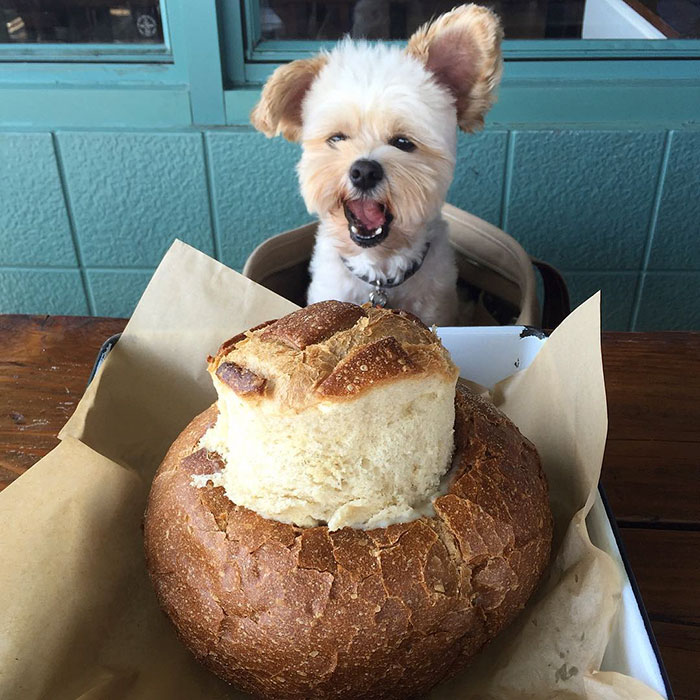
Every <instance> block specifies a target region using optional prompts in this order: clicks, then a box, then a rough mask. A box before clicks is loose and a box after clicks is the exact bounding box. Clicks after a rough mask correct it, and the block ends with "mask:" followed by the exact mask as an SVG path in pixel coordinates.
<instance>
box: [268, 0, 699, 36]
mask: <svg viewBox="0 0 700 700" xmlns="http://www.w3.org/2000/svg"><path fill="white" fill-rule="evenodd" d="M259 2H260V27H261V34H262V37H261V38H262V39H316V40H321V39H331V40H333V39H339V38H341V37H342V36H344V35H345V34H349V35H350V36H352V37H355V38H360V37H364V38H367V39H406V38H408V37H409V36H410V35H411V34H412V33H413V32H414V31H415V30H416V29H417V28H418V27H419V26H420V25H421V24H423V23H424V22H427V21H428V20H429V19H431V18H432V17H435V16H437V15H439V14H441V13H442V12H447V11H449V10H451V9H452V8H453V7H454V6H455V5H456V4H459V3H458V2H455V0H431V1H427V0H425V1H424V0H405V1H404V0H398V1H394V0H323V1H322V2H309V1H307V0H259ZM587 2H589V3H591V9H592V8H593V3H595V6H596V7H597V8H601V7H602V10H601V9H598V10H597V16H598V17H601V16H602V20H599V23H598V26H597V27H596V30H595V31H596V32H598V33H594V34H592V35H590V37H587V36H586V35H585V31H584V13H585V10H586V3H587ZM606 3H608V4H607V7H610V9H611V10H612V11H611V12H606V9H605V8H606ZM483 4H486V5H487V6H488V7H490V8H491V9H492V10H494V11H495V12H496V13H497V14H498V15H499V16H500V17H501V20H502V22H503V26H504V30H505V36H506V38H507V39H576V38H582V36H583V38H632V37H633V36H637V35H636V34H634V31H635V30H634V29H632V30H630V29H629V28H627V27H623V26H620V27H617V26H615V22H617V21H618V20H617V19H616V17H617V13H616V12H615V11H614V8H615V6H616V5H618V4H619V5H621V6H622V7H623V9H624V10H625V11H626V12H628V14H630V15H631V16H632V17H633V18H635V17H640V18H642V19H643V20H645V21H646V22H647V23H648V24H649V25H651V28H650V29H649V31H651V32H654V31H656V32H657V33H658V36H653V37H651V36H649V35H648V34H647V35H644V34H641V33H640V34H639V38H664V37H665V38H679V37H681V38H684V37H687V38H690V37H700V0H494V1H493V2H488V3H483ZM601 12H602V15H601V14H600V13H601ZM607 17H610V20H609V21H610V23H611V24H610V25H609V27H607V28H605V27H604V28H603V29H604V31H603V32H602V33H600V21H602V22H603V23H604V24H605V23H606V22H607V21H608V20H607V19H606V18H607Z"/></svg>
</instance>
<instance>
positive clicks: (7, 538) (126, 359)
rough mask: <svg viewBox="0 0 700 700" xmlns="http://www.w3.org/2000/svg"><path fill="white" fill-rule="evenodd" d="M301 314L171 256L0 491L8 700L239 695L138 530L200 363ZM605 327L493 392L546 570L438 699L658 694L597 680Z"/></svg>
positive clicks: (548, 354)
mask: <svg viewBox="0 0 700 700" xmlns="http://www.w3.org/2000/svg"><path fill="white" fill-rule="evenodd" d="M294 308H295V307H294V305H292V304H291V303H290V302H288V301H286V300H284V299H282V298H280V297H278V296H276V295H275V294H273V293H272V292H269V291H267V290H265V289H263V288H261V287H259V286H257V285H255V284H254V283H252V282H250V281H249V280H247V279H245V278H243V277H242V276H240V275H238V274H237V273H235V272H233V271H232V270H229V269H227V268H226V267H225V266H223V265H221V264H220V263H218V262H216V261H214V260H212V259H211V258H209V257H207V256H206V255H204V254H202V253H199V252H198V251H196V250H194V249H192V248H190V247H189V246H187V245H185V244H184V243H181V242H176V243H175V244H174V245H173V247H172V248H171V249H170V251H169V252H168V254H167V255H166V256H165V258H164V260H163V262H162V263H161V265H160V267H159V268H158V270H157V271H156V273H155V275H154V277H153V279H152V280H151V283H150V284H149V286H148V288H147V289H146V291H145V292H144V295H143V297H142V299H141V301H140V302H139V305H138V307H137V309H136V311H135V312H134V315H133V317H132V319H131V321H130V322H129V324H128V326H127V328H126V330H125V332H124V334H123V336H122V338H121V340H120V341H119V343H118V344H117V346H116V347H115V348H114V350H113V351H112V352H111V353H110V355H109V356H108V358H107V360H106V362H105V363H104V365H103V367H102V369H101V370H100V372H99V373H98V376H97V377H96V379H95V380H94V381H93V382H92V384H91V385H90V387H89V388H88V390H87V391H86V393H85V396H84V397H83V399H82V401H81V402H80V404H79V406H78V408H77V410H76V412H75V414H74V415H73V417H72V418H71V419H70V420H69V421H68V423H67V424H66V426H65V427H64V428H63V430H62V431H61V433H60V438H61V440H62V441H61V443H60V444H59V446H58V447H57V448H56V449H54V450H53V451H52V452H51V453H50V454H49V455H47V456H46V457H45V458H44V459H42V460H41V461H40V462H38V463H37V464H36V465H34V466H33V467H32V468H31V469H30V470H29V471H28V472H27V473H26V474H25V475H23V476H22V477H20V478H19V479H17V480H16V481H15V482H14V483H12V484H11V485H10V486H9V487H8V488H6V489H5V491H3V492H2V493H0V538H1V540H0V542H1V544H0V630H1V634H0V698H3V699H5V698H7V699H12V700H14V699H15V698H17V699H20V698H21V699H22V700H31V699H33V698H47V699H48V698H50V699H51V700H62V699H64V698H65V699H77V698H81V699H90V700H98V699H99V700H106V699H111V698H143V699H144V700H145V699H149V700H154V699H159V698H188V699H192V700H198V699H200V698H201V699H202V700H204V699H205V698H207V699H217V698H228V699H233V698H243V697H246V696H244V695H242V694H240V693H236V692H235V691H233V690H231V688H230V687H229V686H227V685H225V684H224V683H223V682H221V681H219V680H218V679H217V678H215V677H214V676H212V675H211V674H209V673H208V672H207V671H205V670H204V669H203V668H201V667H200V666H199V665H198V664H197V663H196V662H195V661H194V659H193V657H191V655H190V654H189V652H187V651H186V649H185V648H184V647H183V646H182V645H181V644H180V642H179V641H178V640H177V638H176V636H175V633H174V630H173V628H172V627H171V625H170V623H169V621H168V620H167V619H166V618H165V616H164V615H163V614H162V613H161V612H160V610H159V609H158V606H157V603H156V600H155V596H154V594H153V592H152V590H151V587H150V584H149V582H148V578H147V574H146V571H145V564H144V558H143V546H142V544H143V541H142V540H143V538H142V530H141V521H142V515H143V511H144V506H145V501H146V497H147V494H148V490H149V487H150V481H151V479H152V476H153V473H154V472H155V470H156V468H157V467H158V464H159V462H160V460H161V458H162V457H163V455H164V453H165V451H166V450H167V448H168V446H169V445H170V443H171V442H172V441H173V440H174V439H175V437H176V436H177V435H178V433H179V432H180V431H181V430H182V428H183V427H184V426H185V425H186V424H187V423H188V422H189V421H190V420H191V418H192V417H193V416H194V415H195V414H197V413H199V412H200V411H201V410H203V409H204V408H205V407H206V406H208V405H209V404H210V403H211V402H212V401H213V400H214V398H215V394H214V391H213V389H212V387H211V383H210V380H209V377H208V375H207V373H206V369H205V367H206V362H205V358H206V356H207V354H208V353H211V352H213V351H214V350H215V349H216V348H217V347H218V345H219V344H220V342H221V341H222V340H224V339H226V338H229V337H231V336H232V335H234V334H235V333H237V332H239V331H241V330H244V329H246V328H249V327H250V326H253V325H256V324H258V323H261V322H262V321H265V320H268V319H270V318H275V317H278V316H280V315H283V314H285V313H288V312H289V311H291V310H293V309H294ZM599 317H600V313H599V298H598V297H597V296H596V297H594V298H593V299H591V300H589V301H588V302H587V303H586V304H584V305H583V306H581V307H579V309H577V311H575V312H574V313H573V314H571V316H570V317H569V318H568V319H567V320H566V321H565V322H564V323H563V324H562V325H561V326H560V327H559V328H558V329H557V330H556V331H555V332H554V334H553V335H552V336H551V338H550V339H549V340H548V341H547V343H546V344H545V346H544V348H543V349H542V350H541V351H540V353H539V355H538V356H537V358H536V360H535V362H534V363H533V364H532V366H531V367H530V368H529V369H527V370H526V371H524V372H520V373H519V374H517V375H515V376H514V377H512V378H511V379H509V380H506V382H504V383H502V384H501V385H500V386H499V387H497V389H496V391H495V393H494V400H495V401H496V403H498V404H499V405H500V406H501V408H502V409H503V410H504V411H505V412H506V413H507V414H508V415H509V416H510V417H511V418H512V419H513V420H514V421H515V423H516V424H517V425H518V426H519V427H520V429H521V430H522V431H523V433H524V434H525V435H527V436H528V437H529V438H530V439H531V440H533V442H534V443H535V444H536V445H537V447H538V449H539V451H540V454H541V456H542V459H543V463H544V467H545V470H546V472H547V475H548V478H549V483H550V488H551V498H552V507H553V511H554V515H555V543H554V555H553V560H552V564H551V566H550V569H549V571H548V573H547V574H546V576H545V580H544V581H543V584H542V586H541V587H540V589H539V591H538V592H537V593H536V594H535V596H534V598H533V600H532V601H531V602H530V603H529V604H528V606H527V608H526V609H525V610H524V612H523V614H522V615H521V616H520V617H519V618H518V620H517V621H516V622H515V623H514V624H513V625H512V626H511V627H510V628H509V629H508V630H506V631H505V632H504V633H503V634H502V635H501V636H499V637H498V638H497V639H496V640H495V641H494V642H493V643H492V644H491V645H490V646H489V647H488V648H487V649H486V651H485V652H484V653H483V654H481V655H480V656H479V657H478V659H477V661H476V662H475V663H474V664H473V665H472V667H471V668H469V669H468V670H467V671H465V672H464V673H462V674H461V675H459V676H458V677H455V678H454V679H452V680H450V681H449V682H447V683H445V684H443V685H441V686H439V687H438V688H436V689H435V690H434V691H433V692H432V693H431V695H430V698H431V700H443V699H444V700H447V699H455V700H456V699H457V698H459V699H463V700H470V699H474V700H476V699H480V700H490V699H494V700H509V699H511V698H513V699H515V698H519V699H524V698H532V699H533V700H546V699H547V698H565V699H567V698H600V699H601V700H627V699H629V700H631V699H632V698H634V699H635V700H654V699H657V698H659V697H660V696H659V695H658V694H657V693H656V692H654V691H652V690H650V689H649V688H647V687H646V686H644V685H643V684H641V683H640V682H639V681H636V680H634V679H631V678H627V677H625V676H623V675H621V674H619V673H614V672H597V669H599V667H600V662H601V659H602V657H603V654H604V651H605V647H606V644H607V641H608V638H609V636H610V628H611V625H612V621H613V620H614V617H615V614H616V610H617V607H618V605H619V600H620V578H619V574H618V571H617V569H616V567H615V565H614V563H613V562H612V561H611V560H610V558H609V557H608V556H607V555H606V554H605V553H603V552H602V551H600V550H598V549H596V548H595V547H593V545H592V544H591V542H590V540H589V538H588V534H587V531H586V527H585V514H586V513H587V511H588V509H590V507H591V505H592V503H593V499H594V496H595V487H596V484H597V481H598V475H599V471H600V465H601V460H602V454H603V448H604V444H605V434H606V429H607V419H606V410H605V393H604V384H603V374H602V366H601V357H600V343H599V337H600V325H599ZM290 642H293V640H290Z"/></svg>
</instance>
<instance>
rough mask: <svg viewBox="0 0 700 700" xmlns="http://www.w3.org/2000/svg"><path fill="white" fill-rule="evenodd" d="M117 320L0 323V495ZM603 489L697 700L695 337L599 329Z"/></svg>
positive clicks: (668, 658)
mask: <svg viewBox="0 0 700 700" xmlns="http://www.w3.org/2000/svg"><path fill="white" fill-rule="evenodd" d="M125 324H126V321H125V320H123V319H107V318H83V317H59V316H54V317H47V316H0V488H3V487H5V486H7V484H9V483H10V482H11V481H13V480H14V479H16V478H17V477H18V476H19V475H20V474H22V473H23V472H24V471H26V470H27V469H29V468H30V467H31V465H32V464H34V462H36V461H37V460H38V459H40V458H41V457H42V456H43V455H45V454H46V453H47V452H48V451H49V450H51V449H52V448H53V447H54V446H55V445H56V444H57V439H56V434H57V433H58V431H59V430H60V428H61V427H62V426H63V424H64V423H65V422H66V420H67V419H68V417H69V416H70V415H71V413H72V412H73V410H74V409H75V406H76V405H77V403H78V401H79V400H80V397H81V396H82V393H83V391H84V389H85V386H86V383H87V380H88V377H89V375H90V371H91V369H92V366H93V363H94V361H95V357H96V355H97V352H98V350H99V348H100V346H101V344H102V343H103V341H104V340H106V339H107V338H108V337H109V336H111V335H113V334H114V333H118V332H119V331H121V330H122V329H123V328H124V326H125ZM603 364H604V370H605V380H606V389H607V396H608V412H609V421H610V428H609V439H608V445H607V449H606V453H605V458H604V462H603V474H602V482H603V485H604V487H605V489H606V493H607V496H608V500H609V501H610V505H611V506H612V509H613V511H614V513H615V515H616V518H617V521H618V525H619V526H620V528H621V532H622V539H623V542H624V545H625V548H626V550H627V554H628V557H629V561H630V563H631V565H632V569H633V571H634V573H635V576H636V578H637V581H638V583H639V587H640V589H641V591H642V596H643V598H644V601H645V605H646V607H647V610H648V613H649V617H650V618H651V620H652V625H653V628H654V631H655V634H656V638H657V641H658V643H659V647H660V648H661V653H662V656H663V658H664V662H665V664H666V667H667V670H668V672H669V676H670V678H671V683H672V685H673V689H674V692H675V697H676V698H677V700H691V699H692V700H700V684H698V682H697V678H698V674H699V672H698V668H700V400H699V398H700V333H605V334H604V335H603Z"/></svg>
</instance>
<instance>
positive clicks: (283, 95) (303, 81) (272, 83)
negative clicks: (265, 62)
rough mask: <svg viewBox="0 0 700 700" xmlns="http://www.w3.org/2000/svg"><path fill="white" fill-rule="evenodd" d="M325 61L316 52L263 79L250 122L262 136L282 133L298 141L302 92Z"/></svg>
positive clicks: (303, 94)
mask: <svg viewBox="0 0 700 700" xmlns="http://www.w3.org/2000/svg"><path fill="white" fill-rule="evenodd" d="M327 61H328V58H327V57H326V56H325V55H324V54H319V55H318V56H314V57H313V58H305V59H301V60H299V61H292V62H291V63H287V64H285V65H283V66H280V67H279V68H278V69H277V70H276V71H275V72H274V73H273V74H272V75H271V76H270V78H269V79H268V81H267V82H266V83H265V87H264V88H263V91H262V95H261V96H260V102H258V104H257V105H255V107H254V108H253V111H252V112H251V113H250V121H251V122H252V124H253V126H254V127H255V128H256V129H257V130H258V131H262V132H263V134H265V136H268V137H272V136H277V135H278V134H282V136H284V138H286V139H287V140H288V141H298V140H299V138H300V137H301V105H302V102H303V101H304V96H305V95H306V93H307V91H308V89H309V88H310V87H311V83H313V81H314V80H315V79H316V76H317V75H318V74H319V72H320V71H321V68H323V66H325V65H326V62H327Z"/></svg>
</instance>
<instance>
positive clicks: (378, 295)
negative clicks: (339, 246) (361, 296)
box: [340, 241, 430, 306]
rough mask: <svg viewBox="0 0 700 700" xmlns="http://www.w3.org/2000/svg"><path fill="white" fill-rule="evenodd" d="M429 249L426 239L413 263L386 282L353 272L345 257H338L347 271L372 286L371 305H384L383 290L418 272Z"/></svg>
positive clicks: (385, 299) (384, 292)
mask: <svg viewBox="0 0 700 700" xmlns="http://www.w3.org/2000/svg"><path fill="white" fill-rule="evenodd" d="M429 250H430V241H428V242H427V243H426V244H425V248H423V252H422V253H421V256H420V258H419V259H418V260H416V261H415V262H414V263H413V265H411V267H408V268H406V269H405V270H404V272H403V274H401V275H397V276H396V277H390V278H389V279H387V280H386V282H382V281H380V279H379V278H378V277H375V278H374V279H372V278H371V277H370V276H369V275H360V274H358V273H357V272H355V270H353V269H352V267H350V263H349V262H348V260H347V258H344V257H342V256H341V258H340V259H341V260H342V261H343V264H344V265H345V267H346V268H347V269H348V271H349V272H351V273H352V274H353V275H354V276H355V277H357V278H358V279H360V280H362V281H363V282H366V283H367V284H371V285H372V286H373V287H374V289H373V290H372V291H371V292H370V293H369V301H370V303H371V304H372V306H386V305H387V302H388V301H389V298H388V296H387V293H386V291H385V290H387V289H393V288H394V287H398V286H399V285H401V284H403V283H404V282H405V281H406V280H407V279H409V278H411V277H413V275H415V274H416V272H418V270H420V269H421V267H422V266H423V263H424V262H425V258H426V256H427V255H428V251H429Z"/></svg>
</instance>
